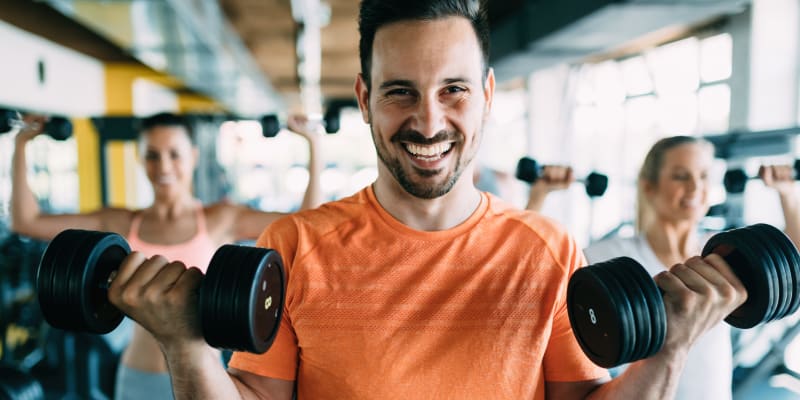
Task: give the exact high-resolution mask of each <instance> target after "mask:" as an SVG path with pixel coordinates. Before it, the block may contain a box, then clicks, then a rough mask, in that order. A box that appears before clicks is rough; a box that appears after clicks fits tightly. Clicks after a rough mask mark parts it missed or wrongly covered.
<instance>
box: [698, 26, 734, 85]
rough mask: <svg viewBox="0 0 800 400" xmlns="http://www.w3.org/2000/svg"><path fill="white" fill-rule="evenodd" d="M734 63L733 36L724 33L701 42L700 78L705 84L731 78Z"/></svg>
mask: <svg viewBox="0 0 800 400" xmlns="http://www.w3.org/2000/svg"><path fill="white" fill-rule="evenodd" d="M732 63H733V41H732V39H731V35H729V34H727V33H723V34H720V35H716V36H711V37H709V38H706V39H703V40H702V41H701V42H700V78H701V79H702V80H703V82H714V81H719V80H723V79H728V78H730V77H731V71H732Z"/></svg>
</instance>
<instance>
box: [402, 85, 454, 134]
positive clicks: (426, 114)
mask: <svg viewBox="0 0 800 400" xmlns="http://www.w3.org/2000/svg"><path fill="white" fill-rule="evenodd" d="M446 121H447V118H446V113H445V110H444V105H443V104H442V103H441V102H440V101H439V99H438V98H437V97H436V96H433V95H431V96H423V97H421V98H420V101H419V103H418V104H417V107H416V110H414V116H413V118H412V121H411V126H410V128H411V129H412V130H415V131H417V132H419V133H421V134H422V135H423V136H425V137H426V138H432V137H434V136H436V134H437V133H439V132H442V131H444V130H446V129H447V122H446Z"/></svg>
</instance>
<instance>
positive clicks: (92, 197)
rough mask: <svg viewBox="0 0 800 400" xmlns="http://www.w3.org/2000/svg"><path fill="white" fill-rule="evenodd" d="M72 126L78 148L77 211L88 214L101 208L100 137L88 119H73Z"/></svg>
mask: <svg viewBox="0 0 800 400" xmlns="http://www.w3.org/2000/svg"><path fill="white" fill-rule="evenodd" d="M72 126H73V135H74V136H75V142H76V146H77V148H78V187H79V194H80V195H79V196H78V199H79V202H78V210H79V211H80V212H90V211H94V210H97V209H99V208H100V207H101V206H102V198H103V197H102V194H101V193H100V168H102V166H101V165H100V136H99V133H98V132H97V130H96V129H95V128H94V125H93V124H92V121H91V120H90V119H89V118H74V119H73V120H72Z"/></svg>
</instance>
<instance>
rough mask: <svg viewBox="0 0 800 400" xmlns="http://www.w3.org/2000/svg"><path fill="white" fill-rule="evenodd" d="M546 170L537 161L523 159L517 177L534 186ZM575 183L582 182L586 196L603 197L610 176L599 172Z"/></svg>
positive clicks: (518, 166) (527, 158) (518, 165)
mask: <svg viewBox="0 0 800 400" xmlns="http://www.w3.org/2000/svg"><path fill="white" fill-rule="evenodd" d="M544 168H545V166H544V165H540V164H539V163H537V162H536V160H534V159H532V158H529V157H523V158H521V159H520V160H519V162H518V163H517V173H516V177H517V179H519V180H522V181H525V182H528V183H530V184H534V183H536V181H537V180H538V179H539V178H540V177H541V176H542V175H543V172H544ZM575 182H580V183H582V184H584V185H585V186H586V194H587V195H589V197H599V196H602V195H603V194H605V191H606V189H607V188H608V176H606V175H603V174H600V173H597V172H591V173H590V174H589V175H587V176H586V177H585V178H578V179H575Z"/></svg>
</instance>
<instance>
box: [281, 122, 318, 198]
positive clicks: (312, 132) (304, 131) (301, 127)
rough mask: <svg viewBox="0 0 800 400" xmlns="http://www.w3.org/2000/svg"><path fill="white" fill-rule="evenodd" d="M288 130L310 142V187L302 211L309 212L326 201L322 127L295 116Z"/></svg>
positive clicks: (307, 189) (307, 188) (289, 123)
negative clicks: (322, 179)
mask: <svg viewBox="0 0 800 400" xmlns="http://www.w3.org/2000/svg"><path fill="white" fill-rule="evenodd" d="M287 126H288V128H289V129H290V130H291V131H292V132H294V133H296V134H298V135H300V136H302V137H303V138H305V139H306V140H307V141H308V186H307V187H306V194H305V195H304V196H303V202H302V203H301V204H300V210H308V209H312V208H317V207H319V206H320V205H321V204H322V203H323V201H324V200H325V198H324V195H323V193H322V185H321V178H320V176H321V175H322V167H323V162H322V157H320V154H319V152H320V150H319V143H320V141H321V139H322V134H321V133H320V130H321V128H322V126H321V125H320V124H318V123H311V122H309V120H308V118H307V117H306V116H304V115H293V116H291V117H289V120H288V121H287Z"/></svg>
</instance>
